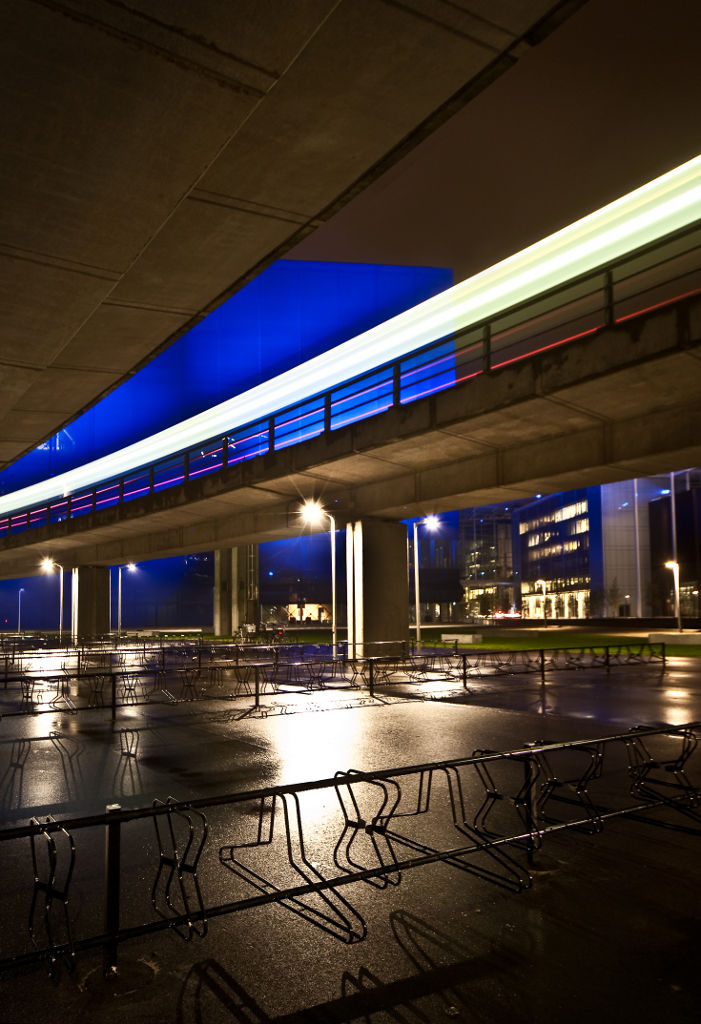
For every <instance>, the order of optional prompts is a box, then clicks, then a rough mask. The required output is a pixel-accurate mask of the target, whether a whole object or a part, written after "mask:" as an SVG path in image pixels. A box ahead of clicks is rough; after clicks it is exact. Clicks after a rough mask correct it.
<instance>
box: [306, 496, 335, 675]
mask: <svg viewBox="0 0 701 1024" xmlns="http://www.w3.org/2000/svg"><path fill="white" fill-rule="evenodd" d="M299 514H300V516H301V517H302V521H303V522H305V523H308V524H309V525H310V526H320V525H321V523H322V521H323V520H324V518H326V519H328V521H329V526H330V534H329V535H330V538H331V637H332V639H331V649H332V651H333V659H334V661H335V660H336V645H337V643H338V634H337V629H336V520H335V518H334V517H333V516H332V515H331V513H330V512H327V511H326V509H325V508H324V507H323V505H322V504H321V503H320V502H318V501H312V500H310V501H305V503H304V504H303V505H302V507H301V508H300V510H299Z"/></svg>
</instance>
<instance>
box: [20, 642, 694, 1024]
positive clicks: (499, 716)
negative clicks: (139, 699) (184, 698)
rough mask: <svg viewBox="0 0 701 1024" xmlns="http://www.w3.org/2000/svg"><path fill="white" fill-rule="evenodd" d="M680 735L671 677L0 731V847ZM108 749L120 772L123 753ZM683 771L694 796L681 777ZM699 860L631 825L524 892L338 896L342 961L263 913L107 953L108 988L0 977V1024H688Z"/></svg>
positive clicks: (89, 893)
mask: <svg viewBox="0 0 701 1024" xmlns="http://www.w3.org/2000/svg"><path fill="white" fill-rule="evenodd" d="M699 719H701V676H700V674H699V671H698V669H697V665H696V663H695V662H693V661H692V660H686V659H673V660H672V662H671V663H670V664H669V666H668V669H667V671H666V672H665V673H664V675H662V674H661V673H660V670H659V668H658V667H650V668H646V667H641V666H626V667H617V668H615V669H613V670H612V671H611V672H609V673H605V672H604V671H594V670H579V671H571V672H557V673H550V674H549V675H548V678H547V681H546V684H545V685H544V686H543V685H541V684H540V681H539V680H538V679H537V678H534V677H494V678H490V677H487V676H483V677H481V678H471V679H470V681H469V688H468V691H467V692H464V691H462V688H461V687H459V686H455V685H451V686H446V685H445V684H443V683H431V682H430V681H429V682H426V683H423V684H416V685H409V684H396V685H389V686H383V687H380V688H378V692H377V696H376V698H375V699H374V700H370V699H369V698H368V695H367V694H366V693H363V692H359V691H350V690H341V689H334V690H326V691H320V692H314V693H300V692H290V693H286V694H276V695H264V697H263V701H262V707H261V708H259V709H257V710H254V709H252V708H251V701H250V699H248V700H245V699H243V700H238V701H236V702H231V701H216V702H207V703H191V702H183V703H178V704H175V705H169V704H155V703H154V704H150V705H146V706H139V707H132V708H124V709H122V710H121V711H120V713H119V717H118V720H117V722H116V723H114V724H113V723H112V722H111V720H110V716H109V712H108V711H102V710H98V711H90V712H88V711H86V712H80V713H79V714H69V713H68V712H67V711H63V710H57V711H50V712H49V713H47V714H42V715H36V716H31V717H26V718H21V719H19V718H5V719H4V720H3V721H2V723H0V795H1V797H2V800H1V804H2V819H3V826H4V827H10V826H12V825H13V824H16V823H25V822H26V821H27V820H28V819H29V818H31V817H33V816H37V817H43V816H45V815H47V814H52V815H54V816H55V817H67V816H71V815H78V814H88V813H97V812H101V811H102V810H104V807H105V805H106V804H110V803H114V802H118V803H119V804H121V805H122V806H123V807H139V806H146V805H148V804H149V803H150V802H151V801H152V800H153V799H154V798H159V799H165V798H166V797H168V796H173V797H175V798H177V799H192V798H195V797H201V796H214V795H218V794H221V793H225V792H232V791H239V790H242V789H245V790H248V789H252V788H256V787H261V786H270V785H286V784H290V783H294V782H300V781H307V780H310V779H314V778H326V777H329V776H331V775H332V774H333V773H334V772H335V771H337V770H339V769H344V770H345V769H349V768H357V769H362V770H367V771H372V770H380V769H384V768H389V767H399V766H404V765H410V764H414V763H420V762H428V761H436V760H440V759H448V758H458V757H464V756H469V755H470V754H471V753H472V751H473V750H474V749H475V748H490V749H496V750H506V749H510V748H514V747H520V746H521V745H522V744H523V743H525V742H527V741H531V740H542V741H552V742H555V741H566V740H574V739H585V738H593V737H597V736H601V735H606V734H609V733H612V732H619V731H621V730H623V729H626V728H628V727H629V726H631V725H634V724H653V723H654V724H656V723H659V722H669V723H672V724H680V723H681V722H685V721H693V720H699ZM125 730H128V732H125ZM125 737H126V741H127V742H128V743H130V744H132V747H131V752H132V753H133V754H135V756H127V755H125V753H124V749H125V748H124V743H125ZM695 771H696V781H697V782H701V764H700V763H699V761H698V759H697V761H696V763H695ZM249 813H250V814H251V815H252V811H251V810H250V809H249ZM304 815H305V829H306V830H307V831H306V838H307V839H308V841H309V845H310V856H312V857H317V858H318V860H317V861H315V863H316V864H317V865H318V867H319V870H320V871H322V872H323V871H324V870H325V869H326V867H327V863H326V861H325V860H324V858H326V857H328V856H329V850H330V848H331V846H330V842H331V839H332V838H333V834H334V826H333V823H332V818H331V816H330V812H329V808H328V801H327V800H326V799H325V798H324V797H320V795H319V794H316V795H315V798H314V800H311V802H308V803H307V804H305V807H304ZM253 817H254V816H253ZM210 818H211V820H210V825H211V834H210V843H211V845H212V846H213V847H216V848H218V847H219V846H220V845H221V844H226V843H227V842H232V841H234V840H233V836H232V829H233V827H234V826H233V823H232V820H231V816H230V814H229V813H228V812H227V813H222V812H213V813H212V814H211V816H210ZM668 821H669V822H670V823H673V819H671V818H669V817H668ZM679 824H681V822H680V823H679ZM129 827H131V826H129ZM148 829H149V830H150V831H148V830H147V829H146V828H145V826H141V825H139V826H138V828H137V827H135V828H134V830H133V832H131V833H128V832H127V830H126V828H125V830H124V834H125V837H126V838H125V841H124V848H123V853H122V857H123V863H124V865H125V868H126V875H125V881H124V914H123V923H139V922H140V921H142V920H144V919H145V917H147V916H148V913H147V911H150V905H149V901H148V900H149V894H150V888H151V884H152V878H153V875H154V868H153V864H154V859H153V852H154V849H155V835H154V834H152V833H153V827H152V825H149V826H148ZM699 838H700V836H699V835H698V834H696V835H693V834H689V832H688V831H681V830H678V829H669V828H668V829H662V828H660V827H655V826H653V825H651V824H641V823H638V822H632V821H627V820H616V821H614V822H611V823H609V824H608V825H607V827H606V828H605V830H604V832H603V834H601V835H598V836H590V835H583V834H581V833H579V834H575V833H567V834H564V833H562V834H559V835H558V836H557V837H549V838H548V840H547V843H546V844H545V845H544V848H543V850H542V851H541V852H540V853H539V854H538V856H537V859H536V869H535V870H534V872H533V885H532V887H531V888H530V889H528V890H526V891H524V892H521V893H515V892H513V891H510V890H509V889H508V888H503V887H500V886H498V885H495V884H491V883H489V882H487V881H486V880H485V879H484V878H481V877H477V876H476V875H474V874H470V873H465V872H461V871H456V870H455V869H454V868H450V867H449V866H447V865H443V864H437V865H432V866H428V867H424V868H420V869H417V870H414V871H408V872H405V873H404V876H403V880H402V882H401V884H400V885H397V886H389V887H387V888H386V889H382V890H379V889H374V888H372V887H370V886H367V885H362V884H356V885H353V886H348V887H347V888H348V890H352V897H351V896H350V892H349V900H350V902H351V904H352V906H353V908H354V910H355V911H357V914H358V915H359V917H362V918H363V919H364V920H365V922H366V923H367V929H368V934H367V938H365V940H364V941H362V942H357V943H352V944H347V943H343V942H341V941H339V939H338V938H337V937H334V936H332V935H331V934H329V933H327V932H325V931H322V930H321V929H320V928H318V927H316V926H315V925H314V924H313V923H310V922H309V921H308V920H304V919H302V918H301V917H300V916H298V915H296V914H294V913H292V912H291V911H290V910H289V909H287V908H285V907H282V906H267V907H263V908H258V909H255V910H247V911H242V912H240V913H236V914H234V915H230V916H228V917H226V918H220V919H217V920H213V921H211V922H210V926H209V933H208V935H207V936H206V937H205V938H202V939H200V938H197V937H195V938H193V939H192V941H190V942H184V941H182V939H180V938H178V937H177V936H176V935H174V934H159V935H155V936H151V937H148V938H142V939H137V940H133V941H131V942H130V943H127V944H124V946H122V948H121V951H120V968H119V972H118V974H117V975H116V976H115V977H113V978H112V979H110V980H109V981H104V980H103V979H102V976H101V961H100V959H99V958H98V957H96V956H92V955H90V954H84V955H82V956H81V957H80V958H79V960H78V963H77V966H76V970H75V972H74V973H73V974H72V975H71V974H69V973H68V972H66V970H65V969H61V970H60V971H59V977H58V980H57V981H56V982H52V981H51V980H50V979H49V978H48V976H47V974H46V972H45V971H44V970H43V969H40V968H35V967H33V968H27V969H23V970H15V971H12V972H8V973H5V974H4V975H2V976H0V996H1V1000H0V1021H3V1022H17V1024H34V1022H37V1024H38V1022H39V1021H41V1022H44V1021H46V1020H47V1018H53V1019H54V1020H57V1021H97V1022H101V1024H102V1022H104V1024H111V1022H113V1021H115V1022H116V1021H118V1020H119V1021H122V1020H123V1019H124V1018H125V1016H127V1015H128V1018H129V1020H130V1022H134V1024H136V1022H144V1024H146V1022H149V1024H151V1022H154V1024H155V1022H170V1021H173V1022H182V1024H189V1022H193V1024H194V1022H199V1021H205V1022H207V1024H210V1022H211V1024H218V1022H220V1021H222V1022H230V1021H255V1022H260V1021H273V1022H282V1021H284V1022H298V1021H317V1022H319V1021H324V1022H326V1021H329V1022H331V1021H347V1022H361V1021H372V1022H373V1024H384V1022H390V1021H405V1022H421V1021H428V1022H440V1021H444V1020H446V1019H451V1018H452V1019H456V1020H463V1021H470V1022H475V1024H477V1022H479V1024H490V1022H495V1024H498V1022H501V1021H507V1020H508V1021H510V1022H524V1024H525V1022H532V1021H534V1020H537V1019H546V1020H549V1021H554V1022H559V1021H568V1022H572V1021H574V1022H578V1021H582V1022H583V1021H585V1020H587V1021H590V1020H591V1019H592V1018H596V1019H598V1020H599V1021H611V1022H614V1021H616V1022H617V1021H621V1022H628V1021H631V1020H635V1019H637V1020H640V1021H655V1022H657V1021H670V1022H672V1021H674V1022H675V1024H676V1022H681V1024H686V1022H687V1021H688V1022H691V1021H692V1020H694V1021H696V1020H697V1019H698V997H699V994H700V992H699V982H698V949H699V946H698V935H699V925H700V924H701V920H700V918H701V885H700V883H699V873H698V862H699ZM102 844H103V839H102V834H101V833H99V834H97V835H93V836H91V837H89V838H88V837H87V835H86V834H83V835H81V837H80V840H79V843H78V845H79V850H78V862H77V863H79V864H80V872H79V871H78V868H76V876H75V880H74V882H73V889H72V892H71V903H70V909H71V919H72V922H73V927H74V932H76V933H80V932H81V929H85V928H87V929H88V930H89V926H91V925H94V926H95V927H96V928H97V929H98V930H99V928H100V925H101V899H100V892H101V889H100V886H101V874H102V860H103V851H102ZM284 853H285V851H284V849H282V850H281V851H278V853H277V854H276V856H279V857H281V858H282V859H283V860H284ZM0 865H1V869H0V906H1V907H2V909H3V917H2V920H3V929H2V934H0V955H7V954H8V952H10V951H15V950H17V949H22V948H30V943H29V940H28V938H27V929H26V921H27V915H28V910H29V900H30V897H31V876H32V871H31V859H30V849H29V843H28V840H26V839H25V840H23V841H21V842H19V841H18V842H17V843H12V844H8V843H5V844H4V846H3V847H0ZM149 865H150V866H149ZM201 876H202V877H201V881H202V887H203V890H204V891H205V893H206V897H207V899H208V900H210V901H211V900H212V899H214V900H217V899H225V898H227V894H228V893H229V892H230V891H231V890H230V887H231V885H232V879H231V876H230V874H227V872H226V871H225V870H224V868H222V866H221V865H220V864H219V862H218V860H217V859H216V858H215V859H214V860H213V861H212V862H211V863H210V862H208V861H207V862H206V863H205V858H204V857H203V868H202V872H201Z"/></svg>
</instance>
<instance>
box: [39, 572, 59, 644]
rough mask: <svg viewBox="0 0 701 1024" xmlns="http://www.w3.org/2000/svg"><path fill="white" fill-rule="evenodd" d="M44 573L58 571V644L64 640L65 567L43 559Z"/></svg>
mask: <svg viewBox="0 0 701 1024" xmlns="http://www.w3.org/2000/svg"><path fill="white" fill-rule="evenodd" d="M41 569H42V572H53V571H54V569H58V642H59V643H61V641H62V640H63V566H62V565H59V563H58V562H55V561H54V560H53V558H49V557H48V555H47V557H46V558H43V559H42V561H41Z"/></svg>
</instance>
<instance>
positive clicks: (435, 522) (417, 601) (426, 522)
mask: <svg viewBox="0 0 701 1024" xmlns="http://www.w3.org/2000/svg"><path fill="white" fill-rule="evenodd" d="M420 526H425V527H426V529H427V530H431V531H433V530H437V529H438V527H439V526H440V520H439V518H438V516H426V518H425V519H418V520H416V521H415V522H414V613H415V619H416V650H417V651H418V652H420V651H421V597H420V595H419V527H420Z"/></svg>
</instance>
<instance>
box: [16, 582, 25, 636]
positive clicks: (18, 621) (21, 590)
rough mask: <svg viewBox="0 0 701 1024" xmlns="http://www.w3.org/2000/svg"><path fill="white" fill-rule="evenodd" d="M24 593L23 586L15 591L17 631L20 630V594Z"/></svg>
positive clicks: (19, 631)
mask: <svg viewBox="0 0 701 1024" xmlns="http://www.w3.org/2000/svg"><path fill="white" fill-rule="evenodd" d="M23 593H24V587H20V588H19V590H18V592H17V632H18V633H21V632H22V594H23Z"/></svg>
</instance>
